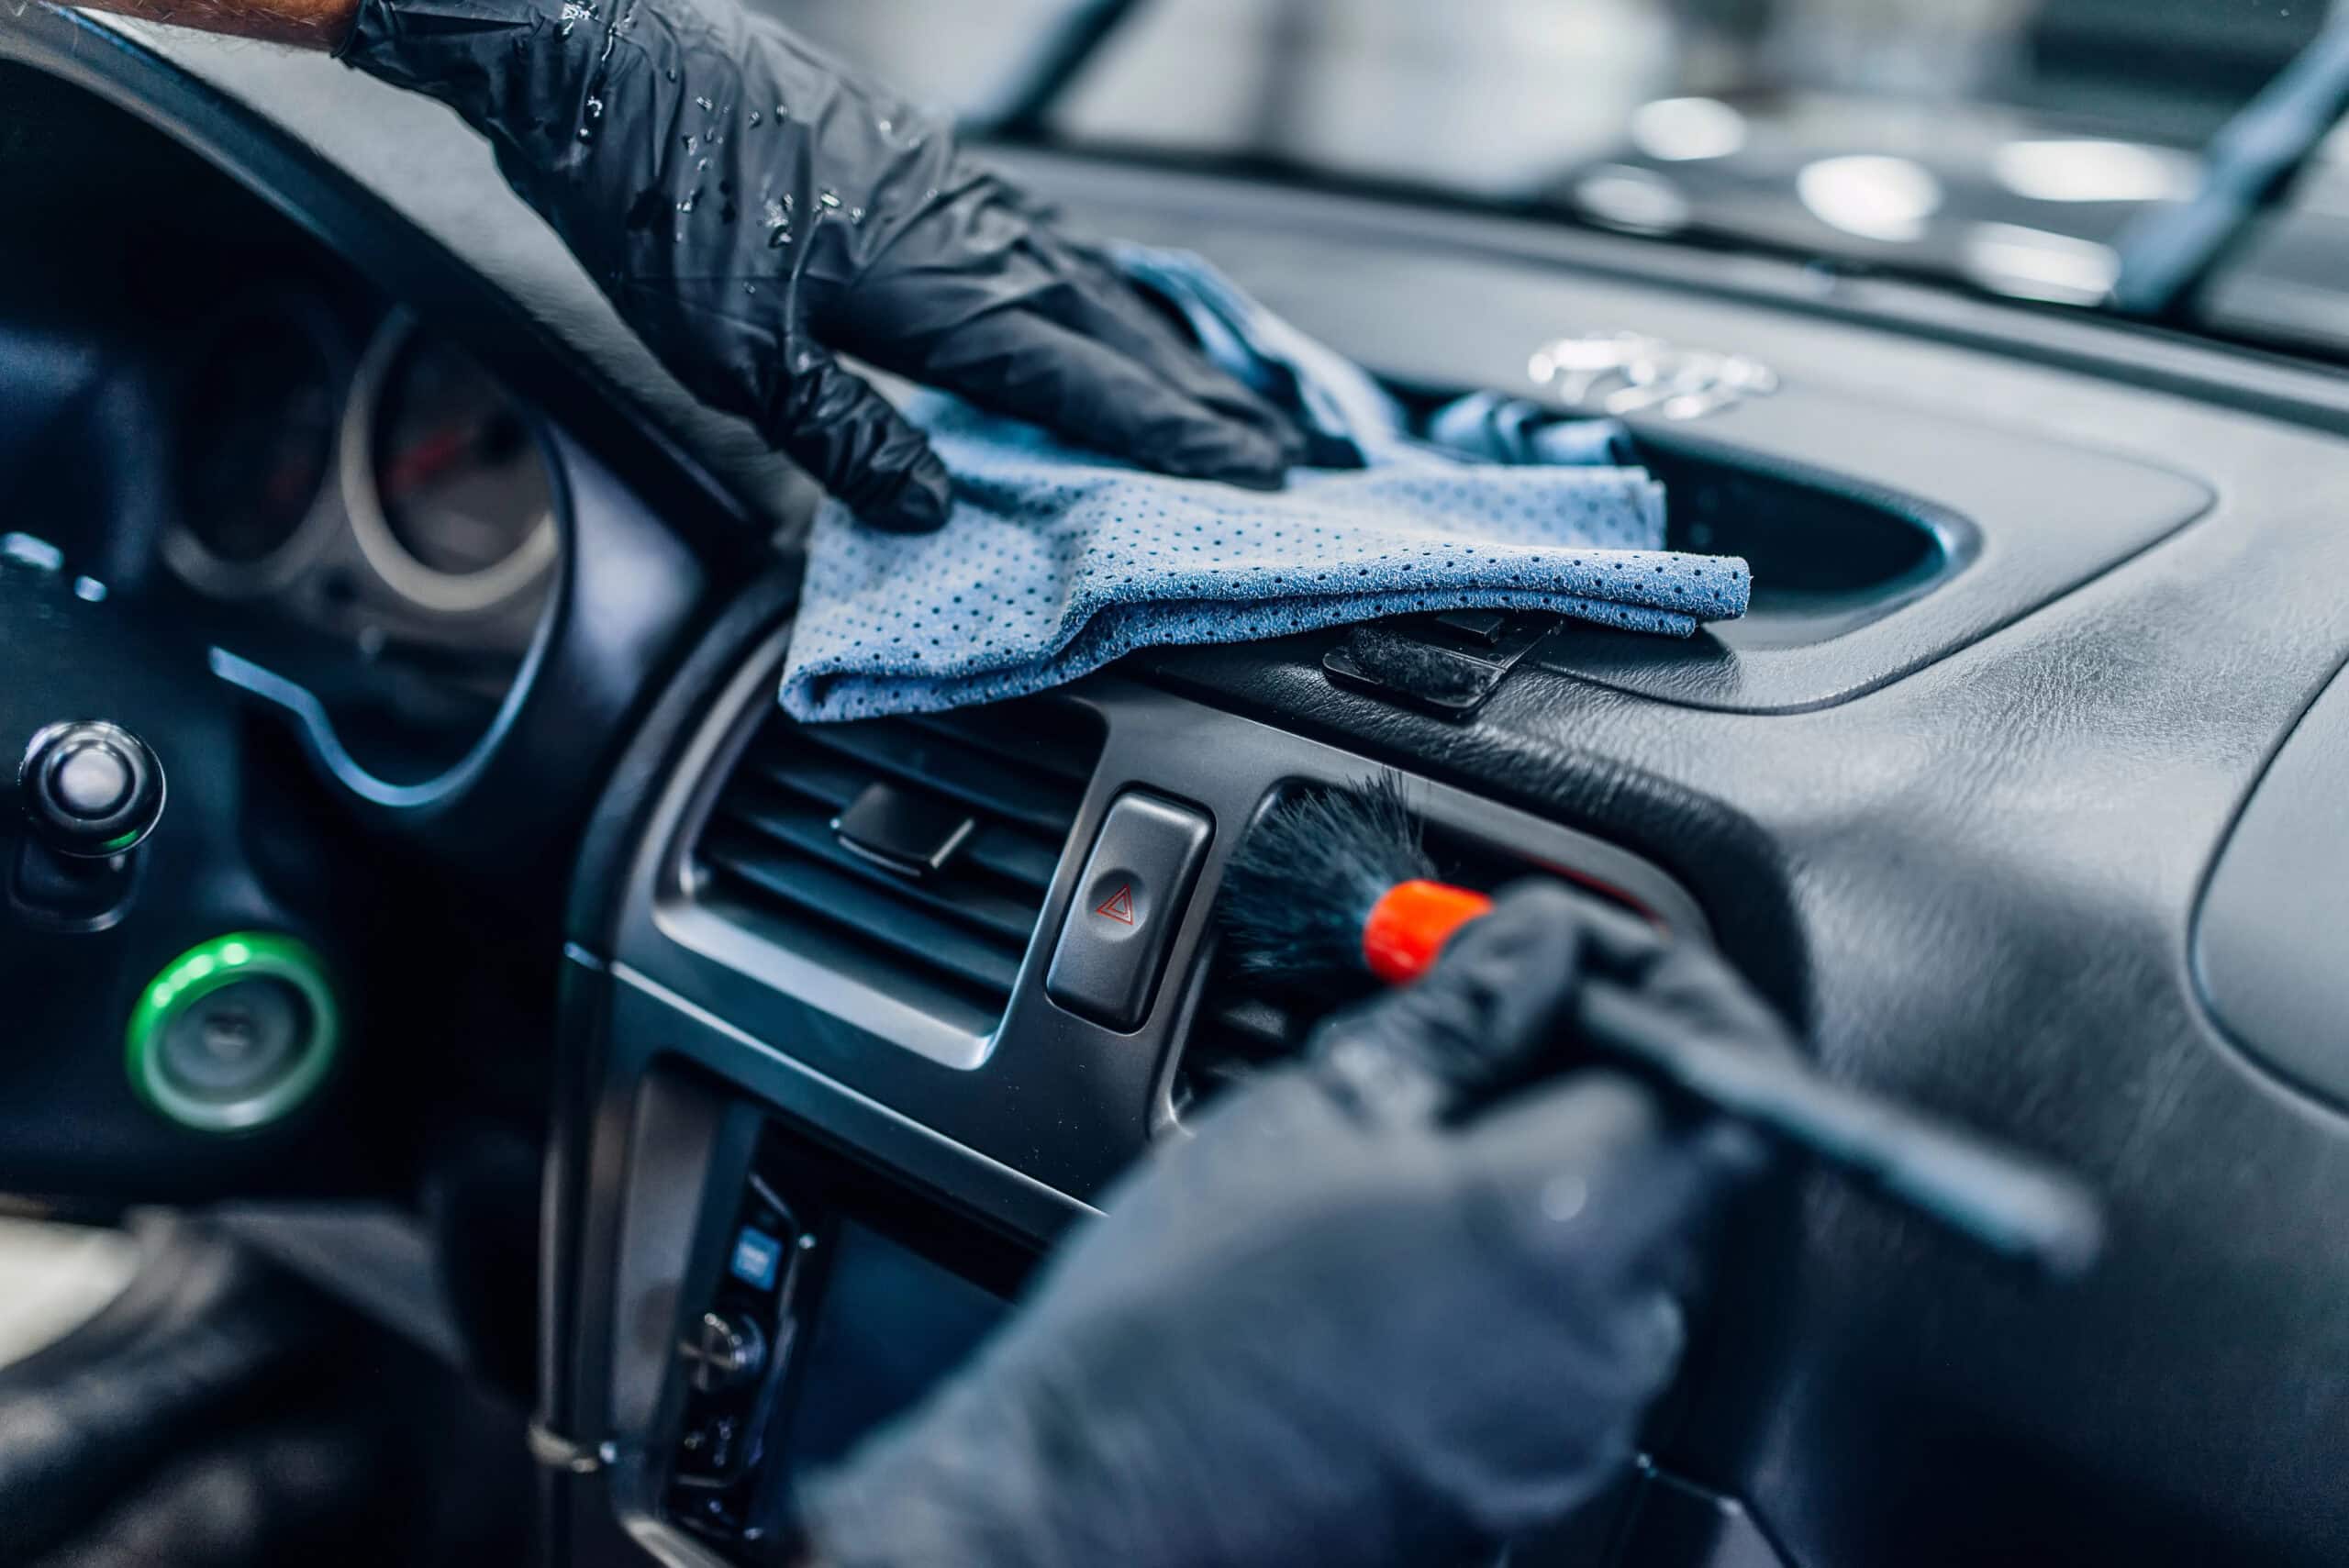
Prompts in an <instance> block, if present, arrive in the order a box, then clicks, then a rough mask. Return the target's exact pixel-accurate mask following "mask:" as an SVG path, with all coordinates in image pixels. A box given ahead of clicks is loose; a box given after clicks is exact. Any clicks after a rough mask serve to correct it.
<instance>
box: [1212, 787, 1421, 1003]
mask: <svg viewBox="0 0 2349 1568" xmlns="http://www.w3.org/2000/svg"><path fill="white" fill-rule="evenodd" d="M1434 874H1435V862H1432V861H1431V860H1430V859H1429V858H1428V853H1427V851H1426V850H1425V849H1424V848H1423V847H1422V846H1421V845H1420V842H1419V822H1418V819H1417V818H1415V817H1413V816H1412V815H1411V809H1410V806H1408V804H1406V803H1405V801H1404V799H1403V780H1402V777H1401V775H1399V774H1397V773H1381V774H1379V775H1378V776H1377V777H1376V778H1375V779H1373V780H1372V781H1371V782H1369V783H1367V784H1351V785H1348V786H1346V787H1343V788H1340V789H1311V790H1302V791H1299V792H1298V793H1297V794H1295V795H1291V796H1290V797H1289V798H1288V799H1286V800H1284V801H1282V802H1280V803H1279V804H1278V805H1276V806H1274V807H1273V808H1272V809H1271V810H1270V811H1268V812H1266V813H1265V814H1264V817H1263V818H1262V819H1261V820H1259V821H1258V822H1257V824H1256V826H1255V828H1254V830H1253V831H1252V832H1251V833H1250V834H1249V835H1248V838H1247V840H1246V841H1245V842H1244V843H1242V844H1241V846H1240V852H1239V853H1238V854H1236V855H1234V856H1232V858H1231V864H1230V867H1229V868H1228V869H1226V871H1225V872H1224V873H1223V903H1222V907H1221V909H1220V911H1219V914H1220V916H1221V917H1222V922H1223V930H1224V940H1225V943H1226V950H1225V951H1227V952H1228V953H1229V954H1230V956H1231V958H1232V960H1233V961H1234V962H1236V963H1237V964H1238V966H1239V967H1240V969H1241V971H1242V972H1243V973H1248V974H1253V975H1260V976H1265V977H1269V978H1272V979H1274V980H1276V981H1278V982H1280V983H1281V984H1285V985H1288V986H1292V987H1298V988H1312V987H1317V986H1324V985H1327V984H1330V983H1331V982H1359V981H1361V980H1362V979H1363V978H1364V976H1365V975H1366V974H1367V973H1369V971H1368V969H1367V967H1366V965H1365V964H1364V959H1363V951H1362V935H1363V928H1364V925H1366V924H1367V923H1368V921H1369V919H1370V911H1371V906H1373V905H1375V904H1376V903H1377V902H1378V901H1379V899H1380V898H1382V897H1384V896H1386V891H1387V890H1388V889H1389V888H1391V887H1393V886H1395V885H1396V884H1398V883H1405V882H1410V881H1412V880H1414V879H1416V878H1421V877H1432V876H1433V875H1434Z"/></svg>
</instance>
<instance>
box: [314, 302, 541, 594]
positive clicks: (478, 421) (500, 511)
mask: <svg viewBox="0 0 2349 1568" xmlns="http://www.w3.org/2000/svg"><path fill="white" fill-rule="evenodd" d="M342 483H343V496H344V502H345V505H346V506H348V507H349V508H350V512H351V533H352V536H353V537H354V538H355V539H357V540H358V542H359V547H360V549H361V550H362V552H363V553H364V554H365V555H366V557H367V560H368V562H369V563H370V564H371V565H373V567H374V568H375V571H376V573H377V574H378V575H380V576H381V577H382V578H383V579H384V582H385V583H387V584H390V585H391V587H392V588H393V590H394V591H395V592H396V593H398V594H399V595H401V596H402V597H403V598H405V599H406V600H408V601H409V602H410V603H412V604H414V605H416V606H418V607H420V608H423V609H427V610H432V611H436V612H439V613H441V614H449V615H462V614H473V613H477V612H480V611H484V610H488V609H492V608H495V607H497V606H502V605H504V604H506V603H507V601H508V600H510V599H514V598H516V597H517V596H518V595H521V594H522V593H523V592H524V591H525V590H527V589H529V588H532V587H533V586H535V585H537V584H539V583H540V580H541V579H542V578H543V577H544V576H545V574H546V570H547V568H548V566H549V565H551V563H552V562H553V560H554V557H555V549H556V543H555V526H554V483H553V479H552V476H551V474H550V473H548V470H547V464H546V459H545V457H544V455H543V453H542V452H541V451H540V445H539V439H538V434H537V431H536V429H535V428H534V427H533V426H532V424H531V422H530V418H529V416H528V415H527V414H525V413H524V412H523V410H522V408H521V407H520V406H519V405H518V404H517V403H516V402H515V401H514V399H513V398H512V397H511V396H510V395H507V392H506V390H505V389H504V388H503V387H501V386H500V385H498V384H497V383H496V382H495V380H493V379H492V378H491V377H490V375H489V373H487V372H486V371H484V370H483V369H482V368H481V367H480V366H479V365H477V364H475V363H474V362H473V360H472V359H471V358H469V357H468V356H467V355H465V354H464V353H463V352H462V350H459V349H457V348H456V347H454V346H453V345H451V344H450V343H448V342H446V341H444V340H442V339H439V338H436V337H433V336H431V335H430V334H429V333H426V332H423V331H420V330H418V329H417V326H416V324H415V323H414V322H413V321H412V320H410V319H409V318H407V317H405V316H395V317H393V318H392V319H391V321H389V322H388V323H386V324H385V326H384V328H383V330H382V331H381V332H380V333H379V334H378V335H377V336H376V339H375V341H374V343H373V345H372V346H371V347H370V348H369V349H368V350H367V354H366V357H365V358H364V359H363V360H362V361H361V363H360V367H359V373H358V377H357V379H356V381H355V383H354V384H353V387H352V390H351V406H350V407H349V409H348V410H347V411H346V413H345V417H344V424H343V432H342Z"/></svg>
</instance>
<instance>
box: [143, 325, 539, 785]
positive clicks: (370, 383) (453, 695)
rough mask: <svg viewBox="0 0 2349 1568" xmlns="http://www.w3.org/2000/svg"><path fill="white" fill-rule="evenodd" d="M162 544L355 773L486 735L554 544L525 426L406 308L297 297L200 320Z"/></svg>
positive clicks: (459, 353) (179, 394)
mask: <svg viewBox="0 0 2349 1568" xmlns="http://www.w3.org/2000/svg"><path fill="white" fill-rule="evenodd" d="M177 373H178V377H179V383H178V386H177V388H176V392H175V395H174V396H173V409H174V422H173V429H172V432H171V439H170V442H169V450H168V454H167V462H168V480H167V485H168V490H169V496H170V506H169V511H168V521H167V523H166V524H165V526H164V528H163V529H162V532H161V538H160V543H159V553H160V555H161V561H162V562H163V564H164V565H165V566H166V567H167V568H168V569H169V571H170V573H171V574H172V575H173V577H175V578H176V579H177V580H178V581H179V582H180V583H181V584H184V585H185V586H186V587H187V588H188V589H191V590H193V591H194V593H195V595H197V597H198V598H199V599H200V600H201V601H203V603H204V606H205V607H206V614H207V620H208V622H209V623H210V626H211V628H212V636H213V639H214V641H215V643H216V645H217V647H219V648H220V649H223V650H225V651H227V652H228V654H229V655H231V656H232V657H233V659H234V661H235V662H236V664H237V667H238V668H239V669H245V668H252V669H259V670H262V671H263V672H264V673H267V674H268V675H269V676H270V677H272V679H273V681H274V682H275V683H277V684H278V686H279V687H281V688H283V689H286V690H292V689H296V688H298V690H299V691H300V692H301V693H303V694H305V695H307V696H308V697H310V698H311V699H314V701H315V704H316V706H317V707H318V708H319V709H320V710H321V711H322V712H323V713H325V714H326V715H327V716H328V717H329V719H330V720H331V725H332V728H333V730H334V731H335V733H336V736H337V739H338V740H339V742H340V745H341V747H342V748H343V749H344V750H346V751H349V752H350V753H351V756H352V758H353V759H354V762H353V765H354V766H355V767H356V768H357V769H358V770H360V773H361V774H362V775H363V776H364V777H366V778H369V779H372V780H376V781H380V782H382V783H384V784H385V785H386V786H387V787H404V786H406V785H409V784H417V783H418V782H420V781H423V780H428V779H429V778H432V777H434V776H436V775H437V774H439V773H441V772H443V771H445V770H446V769H447V768H448V767H450V766H451V765H453V764H454V763H455V762H457V761H458V760H460V759H461V758H462V756H463V755H464V754H465V752H466V751H468V750H469V749H470V748H471V747H472V746H473V744H474V743H475V742H477V741H478V740H480V738H481V737H482V736H483V735H484V733H485V732H486V731H487V729H488V728H489V727H490V726H491V724H492V723H493V721H494V719H495V713H496V711H497V709H498V707H499V706H500V705H501V703H502V702H503V700H504V698H505V696H506V694H507V691H508V690H509V689H510V687H511V686H512V684H513V683H514V680H515V677H516V674H517V673H518V670H519V668H520V666H521V663H522V661H523V660H524V658H525V656H526V655H527V653H528V651H529V647H530V644H531V641H532V639H533V637H534V636H535V634H536V632H537V629H538V627H539V624H540V620H541V618H542V614H543V611H544V609H545V607H546V601H547V597H548V594H549V590H550V588H551V584H552V583H553V581H554V577H555V573H554V567H555V564H556V561H557V557H558V554H559V552H560V550H561V544H560V530H559V528H558V527H557V522H556V507H557V506H558V501H557V494H558V490H557V482H556V479H555V471H554V469H553V467H552V465H551V462H550V461H549V459H548V457H547V454H546V451H545V448H544V445H543V434H542V430H541V428H540V423H539V421H538V420H537V418H536V417H535V416H534V415H533V414H532V413H531V411H530V410H529V409H528V408H527V407H526V406H524V405H522V404H521V403H520V402H519V401H518V399H516V398H515V397H514V396H513V395H511V394H510V393H509V392H507V390H506V388H505V387H504V386H502V385H501V384H499V383H498V382H497V380H496V379H495V377H493V376H492V375H491V374H490V373H488V372H487V371H485V370H484V369H483V368H482V367H481V366H480V365H479V364H478V363H476V362H475V361H473V359H472V358H471V357H470V356H469V355H467V354H466V352H465V351H464V350H462V348H461V347H459V346H458V345H456V344H454V343H452V342H451V341H450V340H448V339H446V338H443V337H441V336H439V335H437V334H435V333H434V332H432V331H431V330H429V328H426V327H424V326H423V325H422V324H420V323H419V322H418V321H417V320H416V318H415V317H411V316H409V315H407V314H406V312H404V311H394V312H392V313H391V314H389V315H388V316H384V317H381V318H379V319H376V320H374V321H373V323H372V324H363V323H362V324H360V325H359V326H357V327H356V328H354V325H353V324H352V322H351V317H350V315H349V313H348V312H344V311H340V310H338V308H337V307H336V305H335V304H334V302H332V301H330V300H328V299H327V298H325V297H322V296H317V295H310V294H306V293H303V292H300V291H298V290H297V291H288V292H283V293H279V294H274V295H266V296H257V297H254V298H251V299H249V300H246V301H244V302H241V303H239V304H237V305H235V306H230V307H229V308H228V309H227V310H226V311H224V312H222V313H221V314H220V315H218V316H217V317H215V318H213V319H212V320H211V321H210V322H209V323H208V324H207V325H206V328H204V329H203V331H201V332H200V333H199V334H197V335H196V336H195V338H194V339H192V340H191V342H190V344H189V346H188V349H187V351H186V352H185V354H184V357H183V360H182V361H181V363H180V365H179V366H178V371H177Z"/></svg>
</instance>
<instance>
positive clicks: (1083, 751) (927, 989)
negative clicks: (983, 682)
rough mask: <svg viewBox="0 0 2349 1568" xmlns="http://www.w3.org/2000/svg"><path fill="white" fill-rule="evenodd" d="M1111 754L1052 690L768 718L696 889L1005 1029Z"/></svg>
mask: <svg viewBox="0 0 2349 1568" xmlns="http://www.w3.org/2000/svg"><path fill="white" fill-rule="evenodd" d="M1100 751H1101V735H1100V729H1099V727H1098V724H1097V721H1096V720H1095V719H1094V717H1092V715H1091V714H1090V713H1088V712H1087V711H1086V710H1085V709H1084V708H1082V707H1080V706H1076V705H1074V704H1071V703H1066V702H1055V701H1052V700H1049V699H1046V700H1039V701H1034V702H1023V703H1010V704H1003V705H998V706H991V707H984V708H977V709H972V710H967V711H963V712H958V713H951V714H942V715H937V716H925V717H907V718H885V719H871V720H865V721H862V722H858V723H852V724H820V725H801V724H796V723H794V722H792V720H790V719H789V718H787V717H785V716H784V715H783V713H782V712H781V711H779V710H778V711H775V712H773V713H770V714H769V715H768V716H767V717H765V718H764V719H763V720H762V721H761V723H760V727H759V728H758V731H757V732H756V733H755V734H753V735H752V736H751V740H750V742H749V744H748V745H747V746H746V747H745V748H744V750H743V751H742V754H741V757H740V761H739V762H736V764H735V766H734V771H733V773H732V774H731V776H730V777H729V778H728V780H727V781H726V784H724V786H723V787H722V788H721V789H720V791H719V793H718V798H717V800H716V802H715V803H714V804H713V806H711V809H710V814H709V817H708V819H707V823H706V824H705V826H704V827H703V828H702V831H701V834H700V836H699V838H698V839H697V840H696V842H695V844H694V847H693V853H692V862H691V863H692V867H693V876H692V884H693V886H694V889H695V893H696V897H697V898H698V899H699V900H700V901H701V902H702V903H703V904H704V905H705V906H708V907H710V908H712V909H713V910H715V911H716V912H717V913H718V914H720V915H722V916H723V917H726V918H728V919H729V920H731V921H732V922H733V923H735V924H737V925H739V926H740V927H742V928H743V929H747V930H749V931H751V932H752V933H753V934H755V935H757V936H759V937H761V938H763V939H764V940H768V941H770V942H773V943H774V944H775V945H777V946H779V947H783V948H785V949H788V950H790V951H795V952H798V953H802V954H805V955H806V956H808V957H810V958H814V959H817V960H819V961H821V962H827V963H830V964H832V965H834V966H836V967H841V968H843V969H848V970H854V971H862V972H863V973H864V974H866V975H867V976H869V977H872V978H874V979H876V980H878V981H880V982H881V983H883V984H885V985H886V986H887V987H888V988H889V989H891V990H892V991H893V992H895V993H896V994H898V995H903V996H905V998H906V999H907V1000H908V1001H914V1002H917V1003H921V1004H926V1005H928V1006H930V1009H931V1010H933V1011H938V1012H941V1013H943V1014H945V1015H947V1016H949V1017H951V1018H954V1019H955V1020H956V1021H958V1022H961V1023H963V1024H966V1025H969V1026H972V1027H974V1028H976V1029H981V1030H984V1029H990V1028H992V1027H993V1026H994V1024H995V1023H996V1020H998V1019H999V1018H1001V1017H1002V1015H1003V1010H1004V1007H1005V1005H1006V1004H1007V1003H1008V1001H1009V999H1010V996H1011V991H1012V984H1013V982H1014V980H1015V979H1016V978H1017V976H1018V975H1019V965H1020V962H1021V961H1022V960H1023V959H1024V958H1025V957H1026V955H1027V951H1028V944H1029V941H1030V939H1031V938H1032V937H1033V936H1034V935H1035V930H1036V923H1037V918H1038V917H1039V915H1040V913H1041V910H1042V907H1043V903H1044V896H1045V894H1046V892H1047V891H1048V890H1049V889H1050V888H1051V886H1052V874H1053V872H1054V870H1055V868H1056V867H1057V866H1058V865H1059V863H1060V858H1061V852H1062V851H1063V849H1065V848H1066V847H1067V843H1068V837H1069V831H1070V829H1071V828H1072V827H1073V826H1074V823H1075V820H1076V812H1077V806H1078V805H1079V803H1080V802H1081V801H1082V800H1083V798H1084V795H1085V784H1086V782H1087V780H1089V779H1090V778H1091V777H1092V773H1093V768H1094V764H1095V762H1097V761H1098V760H1099V756H1100Z"/></svg>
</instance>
